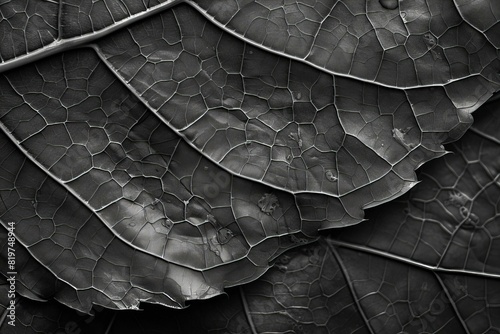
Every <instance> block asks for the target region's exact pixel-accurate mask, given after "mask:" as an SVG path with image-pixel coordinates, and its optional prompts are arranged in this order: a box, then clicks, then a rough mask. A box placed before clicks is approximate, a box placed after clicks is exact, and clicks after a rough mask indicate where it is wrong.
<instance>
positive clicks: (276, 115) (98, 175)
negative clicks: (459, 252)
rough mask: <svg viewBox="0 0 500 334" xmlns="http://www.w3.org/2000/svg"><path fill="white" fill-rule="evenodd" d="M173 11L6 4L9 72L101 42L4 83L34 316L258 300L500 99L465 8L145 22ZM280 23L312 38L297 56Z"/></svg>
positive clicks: (187, 15)
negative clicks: (305, 252)
mask: <svg viewBox="0 0 500 334" xmlns="http://www.w3.org/2000/svg"><path fill="white" fill-rule="evenodd" d="M174 3H175V2H174V1H167V2H164V3H163V4H154V5H150V4H148V5H144V6H142V5H141V6H142V7H141V6H139V5H138V4H135V3H134V4H132V3H124V4H121V3H120V4H119V3H118V2H116V3H115V2H113V1H108V2H97V3H96V4H92V5H90V3H85V4H84V5H83V6H79V8H80V9H79V12H78V13H77V11H75V8H76V7H75V6H73V5H72V4H69V3H61V4H60V5H59V6H57V9H56V7H55V6H53V3H40V4H38V3H37V5H39V6H42V7H43V6H45V7H43V8H42V7H40V8H39V9H37V10H34V9H33V8H32V7H33V4H31V3H30V4H26V6H27V7H26V6H25V10H24V12H22V13H21V14H20V15H19V13H18V14H15V13H16V12H19V10H18V9H16V6H20V3H17V4H13V3H8V4H4V6H6V8H8V11H11V12H12V13H14V14H12V15H10V14H9V15H6V16H4V18H3V19H2V21H1V22H0V24H3V27H4V28H3V29H6V34H5V36H7V37H6V38H7V39H9V43H7V44H5V45H6V46H5V48H4V47H2V59H3V60H4V66H3V68H4V69H9V68H13V67H15V66H19V65H22V64H25V63H26V62H28V61H30V60H34V59H36V58H37V57H41V56H45V55H48V54H51V53H54V52H56V51H63V50H65V49H67V48H70V47H74V46H76V45H77V44H79V43H80V44H81V43H84V42H86V41H92V40H95V44H92V45H91V46H92V47H93V49H80V50H76V51H71V52H65V53H63V54H60V55H57V56H54V57H51V58H47V59H44V61H43V62H42V61H40V62H37V63H33V64H29V65H26V66H25V67H24V68H22V69H19V70H16V71H15V72H14V71H10V72H7V73H6V74H5V75H4V76H3V77H2V79H1V81H0V96H1V98H2V104H1V106H0V121H1V128H2V130H3V134H2V138H1V139H0V143H1V144H2V160H1V163H0V167H1V168H0V173H1V180H2V183H1V184H0V195H1V199H2V202H1V206H0V208H1V211H0V219H2V220H3V222H4V223H6V222H9V221H14V222H16V223H17V224H18V225H17V226H18V227H17V228H16V235H17V236H18V240H19V246H21V245H22V246H23V247H25V248H26V250H27V252H28V253H29V254H30V255H31V256H33V258H34V259H36V261H38V262H29V263H30V264H29V265H28V264H26V266H29V268H30V270H27V273H26V274H24V275H23V276H22V277H21V282H22V284H24V285H25V286H26V287H29V288H28V289H26V291H24V293H25V295H30V294H31V295H30V296H29V297H31V298H41V299H45V298H52V297H54V298H56V299H58V300H60V301H61V302H63V303H65V304H67V305H70V306H71V307H73V308H77V309H79V310H82V311H85V312H88V311H89V310H90V307H91V305H92V303H95V304H99V305H104V306H107V307H112V308H113V307H114V308H135V307H136V306H137V304H138V303H139V301H149V302H154V303H161V304H164V305H168V306H172V307H180V306H182V305H183V302H184V300H186V299H204V298H208V297H211V296H213V295H215V294H219V293H221V291H222V289H223V288H224V287H226V286H233V285H239V284H243V283H246V282H249V281H251V280H254V279H256V278H257V277H259V276H260V275H262V274H263V273H264V272H265V271H266V270H267V269H268V262H269V261H270V260H271V259H273V258H275V257H276V256H277V255H279V254H280V253H281V252H283V251H284V250H286V249H288V248H291V247H294V246H296V245H298V244H303V243H307V242H310V241H312V240H315V239H316V237H317V231H318V230H319V229H326V228H329V227H340V226H346V225H352V224H354V223H357V222H359V221H361V220H362V219H363V209H365V208H368V207H372V206H376V205H379V204H381V203H384V202H387V201H390V200H391V199H393V198H395V197H397V196H399V195H401V194H402V193H404V192H406V191H407V190H408V189H409V188H411V187H412V186H413V185H414V184H415V183H416V181H417V178H416V176H415V173H414V170H415V169H416V168H418V167H419V166H420V165H422V164H423V163H425V162H426V161H428V160H430V159H433V158H435V157H439V156H441V155H443V154H445V153H446V152H445V150H444V148H443V147H442V145H441V144H442V143H443V142H447V141H452V140H456V139H458V138H459V137H460V136H461V135H462V134H463V133H464V131H465V130H466V129H467V127H468V126H469V125H470V124H471V122H472V117H471V115H470V114H471V112H472V111H474V110H475V109H477V108H478V107H479V105H480V104H482V103H483V102H484V101H485V100H486V99H488V98H489V97H490V96H491V95H492V94H493V92H494V91H496V90H498V88H499V84H498V76H497V74H498V72H499V62H498V50H497V49H496V48H495V42H494V41H491V38H490V37H488V36H489V35H488V34H489V32H488V33H486V32H485V31H486V30H488V29H489V28H488V29H486V28H484V29H482V28H481V29H482V30H481V29H479V30H481V31H477V30H475V28H474V27H475V26H477V24H478V23H477V22H472V21H473V20H472V19H471V18H470V16H471V14H470V13H468V12H467V10H465V9H464V8H465V7H467V6H465V5H464V6H462V7H464V8H460V6H457V8H458V9H456V8H455V6H452V3H451V2H443V3H442V5H439V6H437V5H436V4H437V3H434V2H432V3H430V4H429V6H427V3H423V2H422V3H420V2H418V3H413V4H409V3H406V2H404V3H402V5H401V8H400V11H399V14H398V13H396V12H395V11H393V10H389V11H387V10H386V9H382V8H381V7H380V5H379V4H378V2H367V6H366V7H365V6H364V5H363V4H364V3H365V2H352V3H350V4H349V6H350V7H349V8H348V7H346V5H345V4H344V3H342V2H335V3H332V4H320V3H315V5H314V6H316V7H314V8H313V7H311V6H308V5H306V6H305V7H308V8H309V9H308V11H304V12H303V14H304V13H305V17H304V18H303V19H301V18H300V13H302V10H299V11H296V10H295V9H296V8H299V5H297V4H296V5H294V4H292V5H286V6H282V5H281V4H279V5H276V6H274V7H275V8H270V9H265V10H264V11H262V10H261V9H262V8H265V7H262V6H261V5H259V4H258V3H252V4H251V5H248V6H242V7H241V8H236V10H235V11H233V12H232V14H231V11H232V7H231V6H230V5H229V4H227V3H225V2H223V1H220V2H212V4H214V3H215V6H217V5H219V7H218V8H219V9H220V8H225V9H226V10H225V11H219V10H218V11H217V13H219V14H220V15H225V16H224V17H226V18H224V17H223V16H220V15H219V14H218V15H219V16H218V17H216V19H217V20H219V21H220V22H222V23H223V25H224V27H222V26H221V25H220V24H218V25H214V24H212V23H211V22H210V21H209V20H207V19H205V18H204V17H203V16H202V15H201V14H199V13H198V12H196V11H195V10H194V9H192V8H191V7H189V6H187V5H178V6H176V7H175V8H174V9H173V10H170V9H169V10H165V11H164V12H162V13H159V14H156V12H160V10H163V9H166V8H167V7H170V6H171V5H172V4H174ZM190 4H191V5H192V6H194V7H195V8H197V9H198V10H200V11H202V12H204V13H205V14H206V15H210V13H212V12H213V10H214V8H215V7H210V8H208V7H207V8H206V10H207V11H206V12H205V11H204V9H202V8H204V6H207V4H206V3H204V2H200V3H199V4H198V5H194V4H193V3H190ZM136 5H137V6H136ZM51 6H52V7H51ZM99 6H101V7H102V8H101V7H99ZM103 6H104V7H103ZM134 6H135V7H134ZM211 6H213V5H211ZM220 6H224V7H220ZM268 6H269V5H268ZM290 6H291V7H290ZM294 6H295V7H294ZM300 6H302V7H303V4H301V5H300ZM371 6H375V7H373V8H372V7H371ZM405 6H406V7H405ZM407 6H410V7H411V8H410V7H408V8H407ZM35 7H36V6H35ZM49 7H50V8H49ZM271 7H272V6H271ZM302 7H300V8H302ZM305 7H304V8H305ZM100 8H101V9H104V8H105V9H106V10H101V9H100ZM294 8H295V9H294ZM300 8H299V9H300ZM311 8H313V9H312V11H311ZM248 9H250V11H246V10H248ZM266 10H267V11H268V14H269V15H268V16H267V18H266V20H267V21H266V22H267V23H266V25H264V26H265V29H266V33H265V34H264V35H262V34H260V33H259V32H258V31H254V30H252V29H253V28H252V27H257V26H258V25H255V23H257V22H260V19H258V17H260V16H262V15H264V14H265V11H266ZM269 10H270V11H269ZM306 12H307V13H306ZM320 12H321V13H323V14H321V15H323V16H321V15H320V16H318V15H316V14H318V13H320ZM290 13H291V14H292V15H289V14H290ZM404 13H406V16H405V15H403V14H404ZM461 13H462V15H464V17H465V18H466V21H464V20H462V18H460V15H459V14H461ZM108 14H109V15H108ZM153 14H155V15H153ZM281 14H283V15H285V21H283V20H282V19H280V18H279V15H281ZM150 15H153V16H150ZM276 15H277V16H276ZM311 15H312V16H311ZM408 15H409V16H408ZM233 16H234V17H233ZM472 16H474V15H472ZM142 18H147V19H145V20H142V21H141V22H137V21H139V20H140V19H142ZM227 18H229V19H227ZM467 18H468V19H467ZM337 19H340V20H337ZM467 20H468V21H471V22H472V23H471V24H472V26H471V25H470V24H469V23H467V22H468V21H467ZM337 21H338V22H337ZM68 22H72V24H68ZM134 22H137V23H134ZM276 22H277V23H278V26H277V27H278V30H276V29H274V28H273V26H272V25H273V24H274V23H276ZM283 22H285V27H288V28H290V27H291V26H297V27H298V26H300V27H302V28H300V29H305V31H306V33H305V35H304V36H306V35H307V36H309V37H304V38H305V39H304V40H303V41H302V42H300V43H299V45H300V48H297V49H296V50H295V51H294V48H293V45H295V44H297V43H298V40H297V39H295V38H291V37H290V36H287V35H286V34H285V35H283V34H281V33H277V31H281V30H283V29H282V28H283V26H282V25H281V26H280V24H282V23H283ZM303 22H304V23H303ZM310 22H313V24H312V25H309V23H310ZM73 23H75V24H73ZM131 23H134V24H133V25H131V26H130V27H129V28H128V29H122V30H119V31H116V30H117V29H118V28H121V27H123V26H125V25H129V24H131ZM299 23H300V24H299ZM315 23H317V24H316V25H315ZM233 24H235V26H232V25H233ZM290 24H291V25H290ZM44 26H46V28H44ZM5 27H8V28H5ZM19 27H26V31H25V32H23V33H22V34H21V33H19ZM34 27H38V28H40V29H41V30H40V33H39V34H40V35H39V36H38V37H39V39H36V38H35V37H36V34H35V33H34V32H33V31H34V30H33V28H34ZM242 27H243V28H242ZM245 27H246V28H245ZM280 27H281V28H280ZM429 27H430V28H429ZM49 28H50V29H49ZM233 29H234V31H233V32H232V33H231V32H228V31H230V30H233ZM259 29H260V28H259ZM300 29H299V30H300ZM404 29H406V32H403V30H404ZM426 29H427V30H426ZM30 31H31V32H30ZM288 31H289V32H291V33H295V32H296V30H294V29H288ZM326 31H329V32H328V33H327V32H326ZM387 31H391V32H392V33H393V36H392V37H391V36H388V35H387ZM488 31H489V30H488ZM482 32H485V33H484V34H482ZM400 33H401V36H402V38H399V37H397V35H398V34H400ZM235 34H236V35H240V37H241V36H243V37H244V38H243V40H240V39H238V38H236V37H234V36H233V35H235ZM339 34H342V36H340V35H339ZM56 35H57V37H55V36H56ZM105 35H106V36H105ZM490 35H491V34H490ZM9 36H10V37H9ZM103 36H105V37H103ZM311 36H312V42H311V43H312V44H311V43H309V44H310V46H308V45H309V44H308V42H307V40H311V38H310V37H311ZM398 36H399V35H398ZM101 37H103V38H101ZM261 37H262V38H264V39H263V40H259V39H258V38H261ZM271 37H272V38H271ZM98 38H100V39H98ZM391 38H392V39H391ZM35 40H36V41H35ZM422 41H423V42H422ZM426 41H427V42H426ZM432 41H434V42H433V43H432ZM269 43H271V44H269ZM275 43H278V44H279V45H278V44H275ZM280 43H281V44H282V45H281V44H280ZM317 43H319V44H317ZM328 43H330V44H328ZM377 43H378V44H380V46H381V49H380V48H378V47H377V45H378V44H377ZM391 43H393V44H391ZM394 43H395V44H394ZM320 44H321V45H320ZM327 46H328V47H327ZM308 47H309V48H310V49H311V51H310V53H308V54H307V55H304V56H302V53H303V49H304V48H306V49H307V48H308ZM272 50H274V51H273V52H269V51H272ZM297 50H298V51H297ZM377 50H378V51H377ZM464 50H465V51H464ZM296 51H297V52H299V54H296V53H294V52H296ZM323 51H325V52H326V53H325V52H323ZM340 51H341V52H340ZM32 52H33V53H32ZM339 52H340V53H339ZM30 54H34V55H35V56H33V57H32V56H31V55H30ZM455 54H456V56H454V57H452V55H455ZM458 55H459V56H458ZM98 57H100V59H99V58H98ZM298 58H300V59H298ZM451 58H455V59H457V61H456V62H450V60H449V59H451ZM325 59H326V60H325ZM299 60H301V61H299ZM323 62H324V63H323ZM391 62H392V63H394V62H396V63H398V66H397V67H391V66H392V65H391V64H392V63H391ZM410 65H413V66H414V72H412V71H410V70H408V68H409V66H410ZM337 67H338V68H337ZM410 67H411V66H410ZM320 68H322V70H320ZM374 68H376V69H377V72H374V71H373V69H374ZM387 73H392V75H388V74H387ZM332 74H339V75H336V76H335V77H334V76H333V75H332ZM394 78H396V79H394ZM403 82H404V84H403ZM417 85H421V86H422V87H416V86H417ZM401 88H406V89H401ZM4 152H5V153H4ZM452 195H453V196H455V197H459V198H463V196H465V195H464V194H463V193H462V192H456V193H453V194H450V198H451V197H452ZM460 196H462V197H460ZM448 201H450V203H452V202H453V201H452V200H448ZM453 205H454V204H453ZM457 208H458V210H459V214H460V215H461V216H463V217H467V218H468V219H472V220H474V219H473V217H471V215H470V210H471V208H470V207H467V206H466V205H458V206H457ZM464 208H465V209H464ZM464 210H469V211H467V212H469V213H466V214H464V212H465V211H464ZM458 248H460V247H458ZM28 253H26V254H28ZM26 256H28V255H26ZM401 256H409V255H408V254H404V255H401ZM443 256H444V253H443ZM409 260H415V261H416V259H413V258H412V257H411V256H409ZM26 263H28V262H26ZM487 265H489V264H488V263H487ZM472 266H473V265H472ZM473 267H474V266H473ZM462 269H467V270H469V268H468V267H467V266H465V265H464V267H463V268H462ZM487 269H488V268H482V270H479V269H477V268H475V267H474V268H473V269H471V270H473V271H474V270H476V271H477V272H480V273H485V272H487ZM476 271H474V272H476ZM39 276H40V277H46V279H47V282H49V283H47V282H46V283H44V284H42V283H40V284H38V283H37V281H36V277H39ZM44 279H45V278H44ZM54 286H58V287H59V288H57V289H55V288H54ZM55 291H59V292H55Z"/></svg>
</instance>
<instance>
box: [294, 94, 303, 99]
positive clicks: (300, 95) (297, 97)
mask: <svg viewBox="0 0 500 334" xmlns="http://www.w3.org/2000/svg"><path fill="white" fill-rule="evenodd" d="M295 98H296V99H297V100H300V99H301V98H302V93H301V92H297V95H296V96H295Z"/></svg>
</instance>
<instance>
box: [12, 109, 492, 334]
mask: <svg viewBox="0 0 500 334" xmlns="http://www.w3.org/2000/svg"><path fill="white" fill-rule="evenodd" d="M497 110H498V103H496V105H495V104H490V105H486V106H485V107H484V108H483V110H482V113H481V114H480V115H479V116H480V122H479V123H478V124H476V125H475V126H474V128H473V132H469V133H468V134H466V135H465V136H464V137H463V138H462V139H461V141H460V142H459V143H457V144H454V145H450V149H452V150H453V151H454V152H455V154H453V155H448V156H446V157H443V158H440V159H439V160H436V161H435V162H433V163H431V164H428V165H426V166H425V167H424V168H423V170H422V172H421V174H420V175H422V176H423V180H422V182H421V183H420V184H419V185H417V186H416V187H415V188H414V189H412V191H411V192H410V193H409V194H407V195H405V196H404V197H402V198H401V199H400V200H397V201H394V202H392V203H388V204H385V205H384V206H382V207H380V209H376V210H372V211H371V212H370V213H369V215H368V217H369V218H370V219H371V220H372V222H371V224H369V223H364V224H360V225H358V226H355V227H349V228H345V229H342V230H341V231H339V232H338V233H337V232H336V233H334V234H333V235H331V236H330V238H328V239H326V240H325V239H323V240H322V241H321V242H320V243H315V244H312V245H308V246H304V247H301V248H299V249H297V250H293V251H290V252H287V253H286V254H283V255H282V256H280V257H279V258H278V259H277V260H276V262H275V264H274V267H273V268H272V269H271V270H269V271H268V272H267V273H266V274H265V275H263V276H262V277H261V278H260V279H259V280H257V281H256V282H253V283H251V284H248V285H245V286H244V287H243V288H242V289H241V290H240V291H238V290H234V289H233V290H230V291H228V292H229V298H226V297H221V298H216V299H214V300H213V301H209V302H207V305H205V303H203V304H197V305H193V306H192V307H191V308H189V309H187V310H166V309H161V308H154V307H150V306H146V311H145V312H144V313H139V314H137V313H135V314H127V313H125V314H123V313H120V314H117V315H115V317H114V318H112V317H110V315H109V313H106V311H103V310H101V309H99V310H98V311H97V312H96V315H95V317H82V316H80V315H77V314H76V313H73V315H71V312H69V311H68V310H67V309H64V308H62V307H58V306H54V308H48V309H44V310H40V309H36V308H34V305H37V302H32V301H29V300H26V299H21V300H20V301H19V302H18V303H19V304H18V306H19V309H20V310H21V311H22V312H21V315H22V316H23V317H25V318H26V319H28V320H29V321H25V323H23V326H25V327H24V328H26V329H27V330H30V331H31V330H35V331H36V330H46V331H48V330H53V331H54V330H56V329H57V328H65V327H66V328H72V329H75V330H77V329H78V330H83V333H86V332H89V333H90V331H91V330H95V328H96V327H98V326H101V327H107V330H108V332H109V333H120V332H123V331H131V330H132V328H133V331H134V332H135V333H156V332H158V333H161V332H162V330H163V328H164V327H163V326H164V322H163V319H166V318H168V319H170V320H171V321H173V322H175V326H174V325H171V326H169V332H173V333H177V332H179V333H186V332H189V333H276V332H280V333H286V332H294V333H401V332H406V333H443V332H445V333H448V332H453V333H492V332H496V331H498V330H499V329H500V323H499V322H498V317H496V314H497V313H498V312H499V309H500V280H499V277H500V272H499V270H500V268H499V265H498V261H494V258H495V254H496V252H497V249H498V238H499V235H500V234H499V233H498V228H499V224H498V215H499V214H498V200H499V198H500V196H498V195H495V193H497V192H498V191H499V189H500V186H499V185H498V182H497V178H498V172H497V167H498V159H496V158H493V157H498V151H499V148H500V141H498V139H497V138H496V137H497V136H498V134H497V132H496V131H494V130H493V129H497V127H498V124H499V118H498V116H497V115H496V114H492V112H494V111H497ZM492 120H494V121H492ZM473 155H474V157H473ZM464 159H467V161H468V164H467V165H464V163H463V160H464ZM478 166H481V168H478ZM457 170H460V171H461V172H459V173H457ZM480 170H482V171H483V172H480ZM452 171H453V172H452ZM471 171H474V176H475V178H472V177H470V175H469V176H468V174H470V172H471ZM431 175H433V177H431ZM478 182H486V184H487V186H486V187H484V186H482V187H478V186H477V185H478ZM474 184H475V185H476V186H473V185H474ZM479 184H481V183H479ZM436 185H438V186H436ZM450 185H454V187H455V188H456V189H455V192H454V193H452V194H453V196H452V197H451V198H447V199H445V200H441V199H442V198H446V197H447V196H443V195H442V192H446V193H447V194H445V195H448V194H450V190H449V189H448V188H449V187H450ZM458 191H470V193H468V196H470V197H471V198H472V199H473V203H468V202H467V201H466V202H463V201H462V202H460V203H463V204H460V203H459V204H460V205H469V206H468V207H469V209H468V210H470V211H469V216H466V217H462V218H460V219H458V220H457V219H456V215H454V214H456V213H457V212H456V211H459V212H460V206H459V207H457V206H456V204H457V203H458V202H456V201H460V200H463V199H464V197H463V196H465V195H463V196H462V195H458ZM432 194H433V195H432ZM432 202H436V203H439V202H442V203H443V202H446V203H447V204H443V205H444V206H445V207H446V206H448V209H447V210H446V209H443V208H442V206H443V205H440V206H437V205H432ZM422 203H426V206H425V210H424V209H422V210H418V207H421V206H422V205H423V204H422ZM403 204H404V205H403ZM488 205H491V206H492V207H495V209H494V210H493V211H492V210H484V207H485V206H488ZM436 208H438V209H436ZM479 208H481V209H482V210H478V209H479ZM463 211H464V210H463V209H462V212H463ZM476 214H477V215H479V214H482V215H484V216H486V215H487V216H488V217H487V218H486V219H484V222H481V221H474V219H475V218H473V217H474V216H475V215H476ZM478 218H479V216H478ZM482 218H484V217H482ZM452 223H453V224H454V225H453V226H452ZM439 225H440V226H441V228H435V227H436V226H439ZM373 226H375V227H376V228H375V229H374V228H373ZM415 228H417V229H419V230H420V231H421V232H420V233H408V232H407V231H410V230H412V229H415ZM450 228H452V229H453V235H450V231H449V230H450ZM428 229H430V230H428ZM431 230H432V231H431ZM485 234H487V235H488V236H489V240H487V239H485V238H483V237H481V236H484V235H485ZM464 235H469V240H470V244H474V245H472V246H468V247H467V248H468V250H469V251H470V253H469V256H468V258H469V259H470V261H469V263H468V264H467V263H466V265H463V263H464V262H460V261H455V262H454V263H449V261H447V260H446V256H445V255H441V256H440V258H441V260H438V261H436V260H435V257H433V256H432V255H433V254H434V253H433V252H432V249H433V248H435V249H437V245H442V246H443V247H445V248H448V249H449V252H450V254H451V252H453V253H454V254H457V255H460V254H461V253H460V251H457V249H458V248H457V247H461V246H463V245H464V242H463V236H464ZM474 235H477V236H480V239H481V242H475V241H474V239H475V238H476V237H474ZM409 236H413V239H411V240H410V239H409ZM412 240H418V244H415V243H414V242H412ZM436 241H439V242H436ZM424 245H427V248H425V249H424V250H423V251H422V252H419V251H418V249H419V248H421V247H424ZM383 246H385V248H384V247H383ZM409 246H411V247H412V248H413V249H415V252H414V253H415V255H414V256H411V255H408V254H407V253H404V252H405V251H406V250H407V249H408V247H409ZM453 247H455V248H454V249H453ZM419 253H423V254H427V255H428V258H424V257H418V256H417V254H419ZM481 253H482V254H487V255H488V256H483V257H478V256H476V255H477V254H481ZM438 262H440V263H438ZM468 266H472V268H469V267H468ZM474 268H481V270H476V271H473V269H474ZM24 269H25V270H23V272H27V271H30V270H27V268H24ZM38 304H39V303H38ZM36 317H40V319H44V320H45V321H39V322H35V321H33V319H36ZM30 319H31V320H30ZM190 319H198V321H196V322H193V321H190ZM30 321H31V322H30ZM42 326H45V327H42ZM91 326H94V327H91ZM7 328H8V327H7ZM42 328H43V329H42Z"/></svg>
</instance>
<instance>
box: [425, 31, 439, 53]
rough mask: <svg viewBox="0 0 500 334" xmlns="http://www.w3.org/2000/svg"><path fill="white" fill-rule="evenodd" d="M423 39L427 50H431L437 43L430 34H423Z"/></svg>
mask: <svg viewBox="0 0 500 334" xmlns="http://www.w3.org/2000/svg"><path fill="white" fill-rule="evenodd" d="M423 38H424V42H425V44H426V45H427V47H428V48H429V49H432V48H433V47H434V46H435V45H436V43H437V40H436V37H435V36H434V35H433V34H431V33H430V32H428V33H426V34H424V36H423Z"/></svg>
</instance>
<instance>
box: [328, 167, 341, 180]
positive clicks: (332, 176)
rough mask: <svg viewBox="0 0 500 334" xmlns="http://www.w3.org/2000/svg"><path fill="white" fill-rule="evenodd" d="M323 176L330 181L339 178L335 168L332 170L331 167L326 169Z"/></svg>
mask: <svg viewBox="0 0 500 334" xmlns="http://www.w3.org/2000/svg"><path fill="white" fill-rule="evenodd" d="M325 177H326V179H327V180H328V181H330V182H335V181H337V180H338V179H339V178H338V177H337V172H336V171H335V170H333V169H330V170H327V171H326V173H325Z"/></svg>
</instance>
